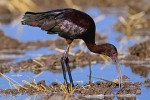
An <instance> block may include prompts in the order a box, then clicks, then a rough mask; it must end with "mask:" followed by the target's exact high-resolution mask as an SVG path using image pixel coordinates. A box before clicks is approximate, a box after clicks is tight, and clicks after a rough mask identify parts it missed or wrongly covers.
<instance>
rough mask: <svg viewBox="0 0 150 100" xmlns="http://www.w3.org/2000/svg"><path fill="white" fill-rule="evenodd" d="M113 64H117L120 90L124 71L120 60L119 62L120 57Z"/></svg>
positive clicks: (114, 59) (115, 58)
mask: <svg viewBox="0 0 150 100" xmlns="http://www.w3.org/2000/svg"><path fill="white" fill-rule="evenodd" d="M112 60H113V62H114V63H115V65H116V69H117V71H118V76H119V88H121V87H122V85H121V83H122V70H121V67H120V63H119V60H118V57H114V58H113V59H112Z"/></svg>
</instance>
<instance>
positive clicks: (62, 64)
mask: <svg viewBox="0 0 150 100" xmlns="http://www.w3.org/2000/svg"><path fill="white" fill-rule="evenodd" d="M61 66H62V70H63V76H64V80H65V84H67V89H68V82H67V77H66V68H65V67H66V65H65V63H64V57H62V58H61ZM68 91H69V89H68Z"/></svg>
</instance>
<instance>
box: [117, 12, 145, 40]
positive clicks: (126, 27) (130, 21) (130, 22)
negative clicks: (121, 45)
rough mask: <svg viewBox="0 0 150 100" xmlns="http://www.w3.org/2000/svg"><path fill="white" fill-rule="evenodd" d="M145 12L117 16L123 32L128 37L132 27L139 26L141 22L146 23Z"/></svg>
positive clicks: (136, 27)
mask: <svg viewBox="0 0 150 100" xmlns="http://www.w3.org/2000/svg"><path fill="white" fill-rule="evenodd" d="M144 16H145V12H144V11H143V12H140V13H136V14H128V16H127V18H124V17H122V16H121V17H119V21H120V23H121V26H122V27H123V32H124V33H125V34H126V35H127V37H130V36H131V34H132V32H133V30H134V29H138V28H141V26H142V24H144V23H146V19H145V17H144Z"/></svg>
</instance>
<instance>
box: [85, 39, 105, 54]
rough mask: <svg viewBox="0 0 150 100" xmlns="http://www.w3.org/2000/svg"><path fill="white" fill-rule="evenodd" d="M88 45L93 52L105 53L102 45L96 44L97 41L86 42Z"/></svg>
mask: <svg viewBox="0 0 150 100" xmlns="http://www.w3.org/2000/svg"><path fill="white" fill-rule="evenodd" d="M85 43H86V45H87V47H88V49H89V50H90V51H91V52H94V53H99V54H100V53H101V54H102V53H103V51H104V50H102V49H103V48H102V47H101V46H102V45H96V43H95V41H94V42H89V41H88V42H86V41H85Z"/></svg>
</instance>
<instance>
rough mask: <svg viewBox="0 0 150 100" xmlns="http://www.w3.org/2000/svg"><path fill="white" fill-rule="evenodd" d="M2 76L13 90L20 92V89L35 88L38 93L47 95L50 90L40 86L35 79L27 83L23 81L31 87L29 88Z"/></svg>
mask: <svg viewBox="0 0 150 100" xmlns="http://www.w3.org/2000/svg"><path fill="white" fill-rule="evenodd" d="M0 75H1V76H3V77H4V78H5V79H6V80H7V81H8V82H9V83H10V84H11V86H13V88H15V89H17V90H18V91H19V89H20V88H22V89H24V90H28V89H29V90H30V88H33V89H35V90H36V91H37V93H47V92H48V91H49V89H48V88H47V87H45V86H44V85H42V84H40V85H38V84H37V83H36V82H35V81H34V80H33V79H31V78H30V80H31V81H32V82H31V83H30V82H27V81H26V80H22V82H23V83H25V85H28V86H30V88H29V87H25V86H22V85H21V84H19V83H18V82H16V81H15V80H13V79H11V78H10V77H8V76H6V75H4V74H2V73H0Z"/></svg>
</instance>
